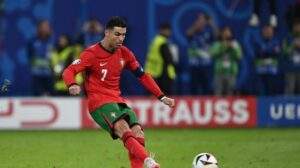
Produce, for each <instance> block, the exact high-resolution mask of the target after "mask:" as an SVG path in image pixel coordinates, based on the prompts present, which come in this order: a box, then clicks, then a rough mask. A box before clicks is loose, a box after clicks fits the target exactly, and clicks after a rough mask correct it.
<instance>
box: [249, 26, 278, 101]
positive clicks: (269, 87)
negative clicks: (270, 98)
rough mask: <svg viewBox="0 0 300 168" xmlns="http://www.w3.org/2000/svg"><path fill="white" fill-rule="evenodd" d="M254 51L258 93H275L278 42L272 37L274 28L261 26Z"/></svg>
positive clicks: (276, 89)
mask: <svg viewBox="0 0 300 168" xmlns="http://www.w3.org/2000/svg"><path fill="white" fill-rule="evenodd" d="M254 53H255V67H256V73H257V75H258V78H259V81H258V84H259V86H258V87H257V88H258V94H260V95H274V94H276V92H277V91H278V87H277V85H276V84H277V83H278V78H276V77H278V70H279V69H278V68H279V67H278V59H279V56H280V55H279V54H280V42H279V40H278V39H276V38H275V37H274V28H273V27H272V26H271V25H265V26H263V28H262V31H261V35H260V36H259V38H258V39H257V40H256V41H255V42H254ZM276 87H277V88H276Z"/></svg>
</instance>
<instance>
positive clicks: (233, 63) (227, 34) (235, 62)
mask: <svg viewBox="0 0 300 168" xmlns="http://www.w3.org/2000/svg"><path fill="white" fill-rule="evenodd" d="M220 33H221V34H220V39H219V40H218V41H216V42H215V43H214V44H213V46H212V47H211V49H210V52H211V55H212V56H213V58H214V60H215V61H214V91H215V94H216V95H222V96H228V95H232V94H233V93H234V90H235V84H236V78H237V74H238V71H239V60H240V59H241V57H242V51H241V47H240V44H239V43H238V41H237V40H235V39H234V37H233V34H232V31H231V29H230V27H224V28H223V29H222V30H221V32H220Z"/></svg>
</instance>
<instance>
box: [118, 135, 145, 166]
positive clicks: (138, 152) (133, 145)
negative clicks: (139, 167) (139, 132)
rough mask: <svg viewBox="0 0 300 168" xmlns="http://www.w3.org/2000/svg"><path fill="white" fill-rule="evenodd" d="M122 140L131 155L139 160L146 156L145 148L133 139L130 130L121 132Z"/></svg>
mask: <svg viewBox="0 0 300 168" xmlns="http://www.w3.org/2000/svg"><path fill="white" fill-rule="evenodd" d="M122 141H123V143H124V146H125V147H126V148H127V150H128V152H129V154H130V155H133V156H134V157H136V158H137V159H139V160H141V161H144V160H145V158H147V157H148V153H147V152H146V150H145V148H144V147H143V146H142V145H141V144H140V143H139V142H138V141H137V140H136V139H135V137H134V135H133V133H132V132H131V131H127V132H125V133H124V134H123V136H122Z"/></svg>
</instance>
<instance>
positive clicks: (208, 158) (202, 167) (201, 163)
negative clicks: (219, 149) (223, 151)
mask: <svg viewBox="0 0 300 168" xmlns="http://www.w3.org/2000/svg"><path fill="white" fill-rule="evenodd" d="M193 168H218V161H217V159H216V158H215V157H214V156H213V155H212V154H210V153H200V154H198V155H197V156H195V158H194V160H193Z"/></svg>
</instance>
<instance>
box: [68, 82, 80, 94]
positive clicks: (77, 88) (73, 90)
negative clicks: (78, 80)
mask: <svg viewBox="0 0 300 168" xmlns="http://www.w3.org/2000/svg"><path fill="white" fill-rule="evenodd" d="M80 91H81V88H80V86H79V85H76V84H75V85H72V86H70V87H69V93H70V95H79V93H80Z"/></svg>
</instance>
